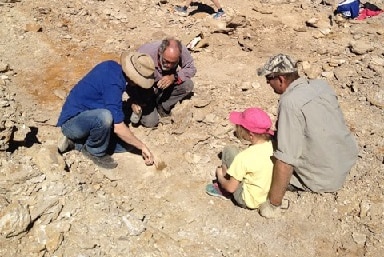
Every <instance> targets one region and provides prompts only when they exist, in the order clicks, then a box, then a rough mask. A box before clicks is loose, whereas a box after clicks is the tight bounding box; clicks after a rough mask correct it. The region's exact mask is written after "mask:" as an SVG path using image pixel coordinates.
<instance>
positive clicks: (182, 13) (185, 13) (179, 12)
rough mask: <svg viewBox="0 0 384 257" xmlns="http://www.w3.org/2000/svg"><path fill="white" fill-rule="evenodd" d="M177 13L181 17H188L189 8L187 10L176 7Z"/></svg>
mask: <svg viewBox="0 0 384 257" xmlns="http://www.w3.org/2000/svg"><path fill="white" fill-rule="evenodd" d="M175 11H176V12H177V14H178V15H180V16H188V12H187V8H185V6H179V5H177V6H175Z"/></svg>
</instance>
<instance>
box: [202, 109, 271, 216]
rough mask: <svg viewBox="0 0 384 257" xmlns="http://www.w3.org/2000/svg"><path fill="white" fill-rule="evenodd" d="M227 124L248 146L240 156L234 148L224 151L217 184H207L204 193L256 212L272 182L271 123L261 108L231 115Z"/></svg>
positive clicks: (226, 148) (217, 173) (217, 174)
mask: <svg viewBox="0 0 384 257" xmlns="http://www.w3.org/2000/svg"><path fill="white" fill-rule="evenodd" d="M229 120H230V121H231V122H232V123H233V124H235V125H236V136H237V137H238V138H239V139H244V140H246V141H249V142H250V143H251V144H250V146H249V147H248V148H247V149H245V150H244V151H241V152H240V150H239V149H238V148H237V147H235V146H226V147H225V148H224V150H223V152H222V165H221V167H218V168H217V170H216V176H217V182H216V183H213V184H208V185H207V187H206V192H207V193H208V194H209V195H212V196H220V197H226V198H228V197H233V199H234V201H235V202H236V203H237V204H238V205H239V206H240V207H243V208H248V209H256V208H258V207H259V205H260V204H261V203H263V202H265V201H266V199H267V195H268V192H269V188H270V185H271V181H272V170H273V162H272V156H273V146H272V141H271V139H272V136H273V135H274V131H273V130H271V126H272V122H271V119H270V118H269V116H268V114H267V113H265V112H264V111H263V110H262V109H260V108H248V109H246V110H244V111H243V112H231V113H230V115H229Z"/></svg>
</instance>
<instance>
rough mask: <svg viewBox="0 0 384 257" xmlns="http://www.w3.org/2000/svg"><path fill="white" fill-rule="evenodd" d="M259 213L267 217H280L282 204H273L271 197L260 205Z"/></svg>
mask: <svg viewBox="0 0 384 257" xmlns="http://www.w3.org/2000/svg"><path fill="white" fill-rule="evenodd" d="M259 214H260V215H261V216H263V217H264V218H267V219H274V218H278V217H279V216H280V215H281V208H280V206H275V205H272V204H271V202H270V201H269V199H267V201H265V202H264V203H262V204H261V205H260V207H259Z"/></svg>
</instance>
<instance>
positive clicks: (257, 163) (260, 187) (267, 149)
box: [227, 141, 273, 209]
mask: <svg viewBox="0 0 384 257" xmlns="http://www.w3.org/2000/svg"><path fill="white" fill-rule="evenodd" d="M272 156H273V147H272V142H271V141H268V142H265V143H262V144H255V145H251V146H250V147H248V148H247V149H245V150H244V151H242V152H240V153H238V154H237V155H236V157H235V159H234V160H233V162H232V164H231V166H230V167H229V169H228V170H227V173H228V174H229V175H230V176H232V177H233V178H235V179H236V180H238V181H240V182H243V194H242V197H243V200H244V202H245V204H246V205H247V207H248V208H251V209H255V208H258V207H259V205H260V204H261V203H263V202H265V200H266V199H267V195H268V192H269V188H270V186H271V181H272V170H273V163H272V160H271V157H272Z"/></svg>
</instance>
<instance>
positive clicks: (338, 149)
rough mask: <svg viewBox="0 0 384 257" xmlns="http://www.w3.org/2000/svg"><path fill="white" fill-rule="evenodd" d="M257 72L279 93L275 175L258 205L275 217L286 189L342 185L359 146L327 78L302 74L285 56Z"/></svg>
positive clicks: (319, 189)
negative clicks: (311, 78)
mask: <svg viewBox="0 0 384 257" xmlns="http://www.w3.org/2000/svg"><path fill="white" fill-rule="evenodd" d="M258 75H259V76H265V78H266V80H267V83H268V84H269V85H270V86H271V87H272V88H273V90H274V92H275V93H277V94H279V95H281V96H280V100H279V106H278V119H277V149H276V151H275V152H274V157H275V158H276V162H275V164H274V169H273V179H272V184H271V189H270V192H269V196H268V200H267V201H266V202H265V203H264V204H262V205H261V206H260V209H259V211H260V214H261V215H262V216H264V217H266V218H273V217H275V216H277V214H278V213H279V211H280V205H281V204H282V200H283V197H284V194H285V192H286V190H287V189H288V190H304V191H312V192H334V191H337V190H338V189H340V188H341V187H342V186H343V184H344V182H345V179H346V176H347V174H348V173H349V171H350V169H351V168H352V166H353V165H354V164H355V162H356V160H357V154H358V148H357V144H356V142H355V140H354V138H353V136H352V134H351V133H350V131H349V129H348V127H347V125H346V123H345V120H344V117H343V113H342V111H341V109H340V106H339V103H338V100H337V96H336V94H335V92H334V91H333V89H332V88H331V87H330V86H329V85H328V84H327V82H326V81H324V80H308V79H306V78H300V77H299V75H298V71H297V63H296V62H294V61H293V60H292V59H291V58H290V57H289V56H286V55H284V54H278V55H276V56H273V57H271V58H270V59H269V60H268V62H267V63H266V64H265V65H264V67H262V68H260V69H258Z"/></svg>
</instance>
